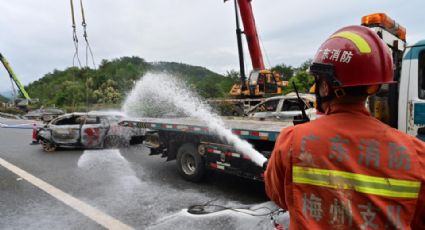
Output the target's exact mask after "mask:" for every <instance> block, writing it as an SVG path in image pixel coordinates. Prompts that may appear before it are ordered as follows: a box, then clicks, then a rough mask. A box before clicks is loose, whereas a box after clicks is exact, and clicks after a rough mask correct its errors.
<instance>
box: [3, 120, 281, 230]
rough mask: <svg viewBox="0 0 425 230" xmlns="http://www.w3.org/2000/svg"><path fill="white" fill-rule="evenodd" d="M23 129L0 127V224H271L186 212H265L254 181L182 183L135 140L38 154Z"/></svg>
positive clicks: (265, 219)
mask: <svg viewBox="0 0 425 230" xmlns="http://www.w3.org/2000/svg"><path fill="white" fill-rule="evenodd" d="M25 122H26V123H28V121H16V120H6V119H1V118H0V123H3V124H22V123H25ZM31 132H32V130H31V129H15V128H0V229H105V228H110V229H113V228H115V229H124V228H127V227H128V228H130V229H131V228H133V229H170V228H173V229H176V230H177V229H271V224H270V217H269V216H267V215H264V216H257V217H254V216H252V215H248V214H246V213H240V212H234V211H232V210H222V209H220V210H221V211H219V212H215V213H213V214H207V215H192V214H190V213H188V212H187V209H188V208H189V207H190V206H192V205H198V204H204V203H206V202H211V204H217V205H220V206H226V207H231V208H240V210H243V211H246V210H248V212H249V211H250V210H253V211H252V212H253V213H255V212H257V213H255V214H258V213H264V214H266V213H267V212H269V209H273V210H274V208H275V206H274V205H273V204H272V203H271V202H268V201H267V198H266V195H265V193H264V185H263V184H262V183H260V182H255V181H251V180H246V179H242V178H238V177H233V176H229V175H222V174H211V175H209V177H208V178H207V180H206V181H205V182H203V183H199V184H197V183H191V182H187V181H184V180H183V179H182V178H181V177H180V176H179V175H178V173H177V170H176V167H175V161H170V162H166V161H165V159H164V158H160V157H159V156H149V155H148V154H149V151H148V149H147V148H145V147H143V146H142V145H137V146H131V147H130V148H126V149H108V150H67V149H62V150H58V151H56V152H53V153H46V152H44V151H43V150H42V149H41V146H40V145H30V142H31ZM2 161H3V163H1V162H2ZM264 207H265V208H264ZM256 210H259V211H256Z"/></svg>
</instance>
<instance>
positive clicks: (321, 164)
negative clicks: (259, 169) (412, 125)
mask: <svg viewBox="0 0 425 230" xmlns="http://www.w3.org/2000/svg"><path fill="white" fill-rule="evenodd" d="M424 182H425V143H423V142H421V141H419V140H418V139H416V138H414V137H411V136H408V135H406V134H404V133H401V132H400V131H398V130H396V129H393V128H391V127H389V126H387V125H385V124H383V123H381V122H380V121H378V120H376V119H374V118H373V117H371V116H370V115H369V113H368V112H367V110H366V108H365V107H364V105H362V104H350V105H347V104H346V105H335V104H334V105H332V107H331V110H330V113H329V114H328V115H326V116H323V117H321V118H319V119H317V120H315V121H312V122H310V123H307V124H303V125H298V126H295V127H290V128H287V129H285V130H283V131H282V132H281V134H280V135H279V138H278V140H277V142H276V145H275V149H274V151H273V153H272V156H271V158H270V161H269V164H268V167H267V170H266V173H265V184H266V192H267V194H268V196H269V197H270V199H272V200H273V201H275V202H276V203H277V204H278V205H279V206H281V207H282V208H285V209H288V210H289V213H290V217H291V224H290V229H338V230H342V229H353V228H355V229H356V228H357V229H425V207H424V206H425V204H424V203H425V194H424V191H425V190H424Z"/></svg>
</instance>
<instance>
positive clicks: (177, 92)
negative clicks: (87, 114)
mask: <svg viewBox="0 0 425 230" xmlns="http://www.w3.org/2000/svg"><path fill="white" fill-rule="evenodd" d="M123 111H124V113H125V114H126V115H127V116H129V117H161V116H163V115H165V116H173V115H174V116H176V115H177V114H183V115H186V116H189V117H193V118H196V119H198V120H200V121H203V122H205V123H206V124H207V126H208V128H209V130H210V131H212V132H214V133H216V134H217V135H219V136H220V137H222V138H224V139H225V140H226V141H227V143H229V144H231V145H233V146H234V147H235V148H236V149H237V150H238V151H239V152H241V153H243V154H246V155H247V156H249V157H250V158H251V159H252V161H253V162H254V163H256V164H257V165H259V166H262V165H263V163H264V162H265V161H266V158H265V157H264V156H263V155H262V154H260V153H259V152H258V151H256V150H255V149H254V148H253V147H252V146H251V145H250V144H249V143H248V142H246V141H244V140H242V139H240V138H239V137H238V136H237V135H234V134H233V133H232V132H231V130H230V129H227V128H225V125H224V122H223V120H222V119H221V118H220V117H219V116H218V115H217V114H216V113H214V112H213V110H212V108H211V107H210V106H209V105H208V104H206V103H205V102H203V101H202V100H201V99H200V98H199V97H198V96H197V95H196V94H195V93H194V92H193V91H192V90H191V89H189V88H188V87H187V86H186V85H185V84H184V83H183V82H182V81H180V80H179V79H178V78H177V77H175V76H172V75H170V74H166V73H147V74H146V75H145V76H144V77H143V78H141V79H140V80H139V81H138V82H137V83H136V86H135V87H134V89H133V90H132V91H131V92H130V94H129V95H128V97H127V99H126V101H125V103H124V105H123Z"/></svg>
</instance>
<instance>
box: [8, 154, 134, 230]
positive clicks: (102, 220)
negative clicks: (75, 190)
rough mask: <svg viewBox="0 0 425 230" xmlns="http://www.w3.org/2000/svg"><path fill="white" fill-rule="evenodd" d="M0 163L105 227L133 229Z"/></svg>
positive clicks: (16, 168)
mask: <svg viewBox="0 0 425 230" xmlns="http://www.w3.org/2000/svg"><path fill="white" fill-rule="evenodd" d="M0 165H1V166H3V167H5V168H7V169H8V170H10V171H12V172H13V173H15V174H16V175H18V176H20V177H21V178H23V179H24V180H26V181H28V182H30V183H31V184H33V185H34V186H36V187H38V188H39V189H41V190H43V191H45V192H46V193H48V194H49V195H51V196H53V197H55V198H56V199H58V200H60V201H62V202H63V203H65V204H66V205H68V206H69V207H71V208H73V209H75V210H77V211H78V212H80V213H81V214H83V215H85V216H87V217H88V218H90V219H92V220H93V221H95V222H96V223H98V224H100V225H102V226H103V227H105V228H107V229H117V230H118V229H120V230H121V229H133V228H132V227H130V226H128V225H126V224H124V223H122V222H120V221H119V220H117V219H115V218H113V217H112V216H110V215H108V214H106V213H103V212H102V211H100V210H98V209H96V208H94V207H92V206H90V205H88V204H86V203H84V202H82V201H80V200H78V199H77V198H75V197H73V196H71V195H69V194H67V193H65V192H63V191H62V190H60V189H58V188H56V187H54V186H52V185H50V184H48V183H47V182H45V181H43V180H41V179H39V178H37V177H35V176H33V175H31V174H29V173H28V172H26V171H24V170H22V169H20V168H18V167H17V166H15V165H13V164H11V163H9V162H7V161H5V160H4V159H3V158H1V157H0Z"/></svg>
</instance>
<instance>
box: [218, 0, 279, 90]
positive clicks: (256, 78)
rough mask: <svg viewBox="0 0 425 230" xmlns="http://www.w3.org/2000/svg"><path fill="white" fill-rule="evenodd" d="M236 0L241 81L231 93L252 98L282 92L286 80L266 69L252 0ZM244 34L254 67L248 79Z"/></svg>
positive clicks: (234, 86)
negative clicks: (242, 28) (240, 21)
mask: <svg viewBox="0 0 425 230" xmlns="http://www.w3.org/2000/svg"><path fill="white" fill-rule="evenodd" d="M226 1H227V0H225V2H226ZM234 2H235V15H236V36H237V42H238V52H239V67H240V75H241V82H240V83H239V84H235V85H233V87H232V89H231V90H230V95H231V96H235V97H244V98H252V97H264V96H266V95H276V94H282V86H283V85H284V82H283V81H282V78H281V76H280V75H278V74H275V73H272V72H271V71H270V70H266V69H265V66H264V61H263V55H262V53H261V48H260V42H259V38H258V33H257V27H256V26H255V19H254V13H253V11H252V6H251V0H234ZM238 6H239V7H238ZM238 8H239V12H240V15H241V18H242V22H243V26H244V31H243V32H242V30H241V29H240V25H239V14H238ZM242 34H245V37H246V41H247V44H248V50H249V54H250V57H251V63H252V68H253V70H252V71H251V73H250V75H249V78H248V81H247V79H246V77H245V65H244V59H243V48H242Z"/></svg>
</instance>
